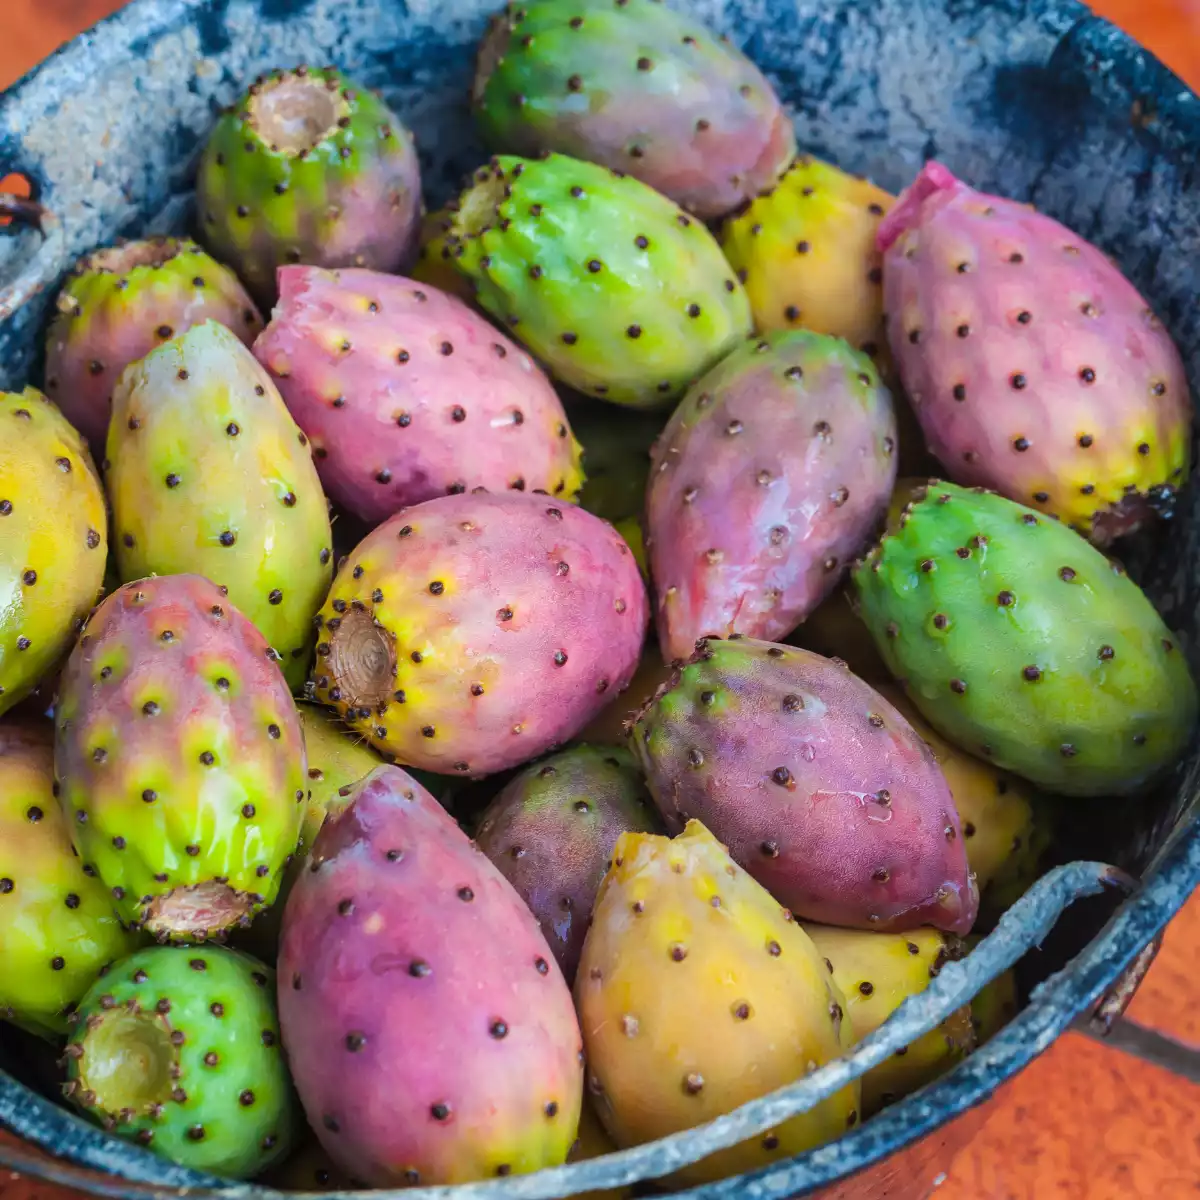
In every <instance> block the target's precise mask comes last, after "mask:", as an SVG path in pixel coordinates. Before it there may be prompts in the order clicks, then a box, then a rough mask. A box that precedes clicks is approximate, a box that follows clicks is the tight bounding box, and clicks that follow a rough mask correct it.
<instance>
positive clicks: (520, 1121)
mask: <svg viewBox="0 0 1200 1200" xmlns="http://www.w3.org/2000/svg"><path fill="white" fill-rule="evenodd" d="M312 864H313V865H312V868H311V870H310V871H309V872H307V873H305V874H304V875H303V877H302V878H301V879H300V881H299V882H298V883H297V885H296V889H295V891H294V892H293V893H292V895H291V899H290V900H289V902H288V907H287V911H286V913H285V914H284V923H283V924H284V927H283V946H282V950H281V953H280V962H279V1008H280V1018H281V1020H282V1024H283V1034H284V1040H285V1042H286V1044H287V1046H288V1049H289V1054H290V1056H291V1062H292V1070H293V1072H294V1074H295V1079H296V1086H297V1088H298V1090H299V1092H300V1097H301V1100H302V1101H303V1102H304V1106H305V1109H306V1111H307V1113H308V1117H309V1122H310V1123H311V1125H312V1126H313V1128H314V1129H315V1130H316V1132H317V1136H318V1137H319V1138H320V1139H321V1142H322V1144H323V1145H324V1147H325V1149H326V1150H327V1151H328V1152H329V1154H330V1155H331V1156H332V1157H333V1159H334V1161H335V1162H336V1163H338V1164H339V1165H340V1166H341V1167H342V1168H343V1169H344V1170H346V1171H348V1172H349V1173H350V1174H352V1175H354V1176H356V1177H360V1178H362V1179H364V1180H365V1181H366V1182H367V1183H368V1184H371V1185H374V1186H389V1185H393V1184H396V1185H399V1184H414V1183H418V1182H419V1183H422V1184H443V1183H466V1182H470V1181H472V1180H476V1179H486V1178H490V1177H492V1176H495V1175H496V1174H508V1173H509V1172H510V1171H511V1172H512V1173H513V1174H523V1173H525V1172H529V1171H536V1170H538V1169H539V1168H541V1167H544V1166H555V1165H558V1164H561V1163H562V1162H563V1161H564V1160H565V1159H566V1156H567V1152H568V1151H569V1150H570V1148H571V1143H572V1142H573V1141H574V1140H575V1131H576V1126H577V1123H578V1119H579V1108H580V1101H581V1099H582V1090H583V1078H582V1076H583V1072H582V1069H581V1060H580V1058H579V1055H580V1053H581V1046H580V1036H579V1025H578V1022H577V1020H576V1017H575V1012H574V1009H573V1008H572V1006H571V995H570V991H569V989H568V988H567V986H566V984H565V983H564V981H563V978H562V974H561V973H560V972H559V970H558V967H557V966H556V965H555V964H554V963H553V961H552V958H553V956H552V954H551V953H550V948H549V947H548V946H547V945H546V941H545V939H544V938H543V937H542V934H541V931H540V930H539V929H538V926H537V922H536V921H535V920H534V919H533V916H532V915H531V914H530V912H529V910H528V909H527V908H526V907H525V905H524V903H523V902H522V901H521V899H520V897H519V896H518V895H517V894H516V892H514V891H513V889H512V887H511V885H510V884H509V883H508V881H507V880H506V879H505V878H504V877H503V876H502V875H501V874H500V872H499V871H497V870H496V868H495V867H494V866H493V865H492V864H491V863H490V862H489V861H488V859H487V858H485V857H484V856H483V855H482V854H480V853H479V852H478V851H477V850H476V849H475V848H474V847H473V846H472V845H471V843H470V841H469V840H468V839H467V836H466V835H465V834H464V833H463V832H462V831H461V830H460V829H459V828H458V826H457V825H455V823H454V821H453V820H452V819H451V818H450V817H449V816H448V815H447V814H446V813H445V812H444V811H443V810H442V808H441V807H440V806H439V805H438V803H437V801H436V800H434V799H433V797H432V796H431V795H429V793H428V792H426V791H425V789H424V788H422V787H421V786H420V785H419V784H417V783H416V782H415V780H413V779H412V778H411V777H410V776H408V775H406V774H405V773H404V772H403V771H401V770H400V769H399V768H397V767H388V766H383V767H379V768H377V769H376V770H375V771H373V772H372V773H371V774H370V775H369V776H367V778H366V779H365V780H362V781H361V782H360V783H359V784H358V785H357V786H356V788H355V791H354V794H353V796H352V797H351V800H350V803H349V806H348V807H347V808H346V809H345V811H344V812H342V813H341V815H339V816H338V817H337V818H335V819H334V820H332V821H330V822H329V823H328V824H327V825H326V826H325V828H324V829H323V830H322V831H321V834H320V836H319V837H318V839H317V844H316V847H315V848H314V851H313V858H312ZM385 950H386V953H385V952H384V951H385ZM501 1167H504V1168H507V1170H500V1168H501Z"/></svg>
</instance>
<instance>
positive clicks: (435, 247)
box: [412, 202, 475, 304]
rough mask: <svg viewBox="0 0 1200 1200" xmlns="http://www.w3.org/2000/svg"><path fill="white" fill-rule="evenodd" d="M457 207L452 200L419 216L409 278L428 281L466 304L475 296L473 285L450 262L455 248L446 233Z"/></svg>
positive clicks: (449, 229)
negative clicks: (418, 233)
mask: <svg viewBox="0 0 1200 1200" xmlns="http://www.w3.org/2000/svg"><path fill="white" fill-rule="evenodd" d="M457 207H458V205H457V203H456V202H452V203H451V204H450V205H448V206H447V207H446V208H439V209H438V210H437V212H431V213H428V214H427V215H426V216H425V217H423V218H422V219H421V236H420V242H419V244H418V247H417V261H416V263H415V264H414V265H413V269H412V277H413V279H415V280H416V281H417V282H418V283H428V284H430V285H432V286H433V287H435V288H437V289H438V290H439V291H442V292H447V293H448V294H449V295H451V296H457V297H458V298H459V299H460V300H462V301H465V302H466V303H468V304H469V303H471V301H472V300H474V298H475V288H474V287H473V286H472V284H471V281H470V280H469V279H467V278H466V277H465V276H463V275H460V274H459V273H458V272H457V271H456V270H455V269H454V267H453V266H452V265H451V262H450V258H451V256H452V254H453V252H454V249H453V247H452V245H451V242H450V239H449V238H448V236H447V235H448V234H449V233H450V231H451V230H452V229H453V228H454V212H455V210H456V209H457Z"/></svg>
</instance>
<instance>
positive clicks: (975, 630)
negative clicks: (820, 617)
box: [854, 480, 1196, 796]
mask: <svg viewBox="0 0 1200 1200" xmlns="http://www.w3.org/2000/svg"><path fill="white" fill-rule="evenodd" d="M854 582H855V586H856V587H857V589H858V594H859V603H860V609H861V612H862V617H863V620H864V621H865V623H866V625H867V628H868V629H869V630H870V631H871V636H872V637H873V638H874V639H875V645H876V646H877V647H878V649H879V652H880V654H881V655H882V656H883V660H884V662H886V663H887V665H888V669H889V671H891V673H892V674H893V675H894V676H895V677H896V678H897V679H901V680H903V681H904V686H905V690H906V691H907V693H908V696H909V698H910V699H911V700H912V702H913V703H914V704H915V705H916V706H917V708H918V709H920V711H921V713H922V715H923V716H924V717H925V719H926V720H927V721H928V722H929V723H930V724H931V725H932V726H933V727H934V728H935V729H936V730H937V731H938V732H939V733H941V734H942V735H943V736H944V737H946V738H949V739H950V741H952V742H954V743H955V744H956V745H958V746H961V747H962V748H963V749H964V750H967V751H969V752H971V753H973V754H976V755H978V756H979V757H981V758H986V759H987V760H988V761H989V762H992V763H994V764H995V765H996V766H997V767H1000V768H1003V769H1005V770H1009V771H1015V772H1016V773H1017V774H1019V775H1023V776H1024V777H1025V778H1026V779H1029V780H1032V781H1033V782H1034V783H1036V784H1039V785H1041V786H1043V787H1045V788H1047V789H1048V790H1050V791H1053V792H1061V793H1063V794H1065V795H1072V796H1095V795H1119V794H1128V793H1130V792H1134V791H1136V790H1137V789H1138V788H1140V787H1141V786H1142V785H1143V784H1145V783H1146V782H1147V781H1148V780H1150V779H1151V778H1153V777H1154V776H1155V775H1157V774H1159V773H1160V772H1161V771H1162V770H1164V769H1165V768H1166V767H1168V766H1170V765H1171V763H1173V762H1174V760H1175V759H1176V758H1177V757H1178V756H1179V754H1180V753H1181V752H1182V751H1183V748H1184V746H1185V745H1186V744H1187V739H1188V736H1189V734H1190V732H1191V729H1192V726H1193V724H1194V722H1195V718H1196V687H1195V684H1194V683H1193V681H1192V677H1191V674H1190V673H1189V671H1188V666H1187V662H1186V660H1185V659H1184V656H1183V653H1182V651H1181V650H1180V649H1179V648H1178V647H1177V646H1176V644H1175V641H1174V637H1173V635H1172V634H1171V632H1170V630H1168V629H1167V627H1166V625H1164V624H1163V621H1162V618H1161V617H1160V616H1159V615H1158V613H1157V612H1155V610H1154V608H1153V606H1152V605H1151V604H1150V601H1149V600H1148V599H1146V597H1145V595H1144V594H1143V593H1142V591H1141V590H1140V589H1139V588H1138V586H1137V585H1136V584H1135V583H1134V582H1133V581H1132V580H1131V579H1130V578H1129V577H1128V576H1127V575H1126V574H1125V573H1124V571H1123V570H1122V569H1121V568H1120V567H1118V566H1117V565H1116V564H1114V563H1111V562H1109V560H1108V559H1106V558H1105V557H1104V555H1103V554H1101V553H1100V551H1098V550H1097V549H1095V548H1094V547H1093V546H1090V545H1089V544H1088V543H1087V542H1086V541H1084V539H1083V538H1081V537H1079V536H1077V535H1076V534H1075V533H1073V532H1072V531H1071V530H1070V529H1068V528H1067V527H1066V526H1065V525H1060V524H1059V523H1058V522H1057V521H1055V520H1051V519H1050V518H1047V517H1044V516H1040V515H1039V514H1037V513H1035V512H1033V511H1032V510H1031V509H1028V508H1025V507H1023V506H1022V505H1020V504H1015V503H1014V502H1013V501H1011V500H1006V499H1004V497H1002V496H997V495H995V494H992V493H987V492H982V491H968V490H967V489H965V488H960V487H956V486H955V485H953V484H948V483H941V482H938V481H936V480H935V481H933V482H931V483H930V484H929V486H928V489H927V490H926V493H925V494H924V496H922V497H921V498H919V499H917V500H914V501H913V502H912V503H911V504H910V505H909V506H908V508H907V509H906V511H905V513H904V514H903V515H902V517H901V519H900V520H898V521H896V522H895V523H894V524H893V527H892V529H891V531H890V532H889V533H888V534H887V535H886V536H885V537H884V538H883V540H882V542H880V544H879V545H878V546H876V547H875V548H874V549H873V550H872V551H871V552H870V554H869V555H867V557H866V558H865V559H864V560H863V561H862V562H861V563H860V564H859V565H858V566H857V567H856V568H855V571H854Z"/></svg>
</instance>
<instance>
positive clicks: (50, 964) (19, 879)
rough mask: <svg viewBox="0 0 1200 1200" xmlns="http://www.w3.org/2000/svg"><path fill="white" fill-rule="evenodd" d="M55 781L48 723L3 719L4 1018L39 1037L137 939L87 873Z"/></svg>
mask: <svg viewBox="0 0 1200 1200" xmlns="http://www.w3.org/2000/svg"><path fill="white" fill-rule="evenodd" d="M53 787H54V738H53V731H52V729H51V727H50V726H49V725H44V724H42V723H38V724H36V725H35V724H32V723H31V724H16V723H8V724H5V725H0V962H3V963H4V971H3V973H0V1018H3V1019H5V1020H8V1021H15V1022H16V1023H17V1024H19V1025H21V1026H23V1027H24V1028H25V1029H28V1030H30V1031H31V1032H33V1033H37V1034H40V1035H41V1036H43V1037H57V1036H59V1035H60V1034H63V1033H65V1032H66V1029H67V1021H66V1015H65V1014H66V1012H67V1010H68V1009H69V1008H70V1007H72V1006H74V1005H75V1004H76V1003H77V1002H78V1001H79V1000H80V999H81V998H82V996H83V994H84V992H86V991H87V989H88V988H89V987H91V985H92V983H93V981H94V980H95V978H96V976H97V975H98V974H99V973H100V972H101V971H102V970H103V969H104V968H105V967H107V966H108V965H109V964H110V963H111V962H113V961H115V960H116V959H118V958H123V957H124V956H125V955H126V954H128V953H130V951H132V950H133V948H134V947H135V946H136V945H137V939H136V937H135V936H134V935H133V934H131V933H127V932H126V931H125V930H124V929H123V928H122V927H121V923H120V922H119V921H118V920H117V917H116V914H115V913H114V912H113V907H112V900H111V899H110V897H109V894H108V889H107V888H105V887H104V885H103V884H102V883H100V882H99V881H98V880H97V879H94V878H92V877H90V876H89V875H86V874H84V870H83V866H82V864H81V863H80V862H79V860H78V859H77V858H76V857H75V854H74V851H73V850H72V849H71V837H70V831H69V829H68V828H67V823H66V821H65V819H64V818H63V815H62V813H61V812H60V811H59V808H58V801H57V800H55V799H54V794H53Z"/></svg>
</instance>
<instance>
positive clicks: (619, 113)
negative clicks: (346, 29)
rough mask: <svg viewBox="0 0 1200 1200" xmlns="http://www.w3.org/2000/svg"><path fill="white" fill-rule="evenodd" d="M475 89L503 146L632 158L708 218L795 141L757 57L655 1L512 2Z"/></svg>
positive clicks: (753, 189) (784, 159)
mask: <svg viewBox="0 0 1200 1200" xmlns="http://www.w3.org/2000/svg"><path fill="white" fill-rule="evenodd" d="M472 100H473V105H474V111H475V119H476V121H477V123H478V125H479V128H480V131H481V132H482V134H483V136H484V138H485V140H486V141H488V142H489V143H490V144H491V145H492V147H493V148H494V149H496V150H502V151H507V152H510V153H516V154H524V155H527V156H528V157H530V158H534V157H536V156H537V155H538V154H541V153H543V152H544V151H548V150H557V151H559V152H561V153H563V154H571V155H574V156H575V157H576V158H582V159H586V160H587V161H589V162H594V163H599V164H600V165H601V166H605V167H609V168H612V169H613V170H621V171H627V172H629V174H630V175H633V176H634V177H635V178H637V179H640V180H642V181H643V182H644V183H647V184H649V185H650V186H651V187H652V188H654V189H655V190H656V191H659V192H661V193H662V194H663V195H664V196H669V197H670V198H671V199H672V200H674V201H675V203H676V204H679V205H681V206H682V207H683V208H684V209H686V210H687V211H688V212H693V213H695V214H696V215H697V216H699V217H700V218H702V219H703V220H706V221H707V220H710V219H711V218H714V217H719V216H722V215H723V214H724V213H727V212H729V211H730V210H731V209H733V208H736V207H737V206H738V205H739V204H741V203H742V202H743V201H744V200H746V199H748V198H749V197H751V196H753V195H755V194H756V193H757V192H759V191H761V190H762V189H763V188H769V187H770V186H771V185H772V184H773V183H774V182H775V180H776V179H777V178H778V177H779V174H780V172H781V171H783V170H784V169H785V168H786V167H787V164H788V162H789V161H790V160H791V158H792V155H794V154H795V153H796V137H795V134H794V133H793V131H792V123H791V120H790V119H789V118H788V116H787V114H786V113H785V112H784V111H783V107H782V105H781V104H780V103H779V98H778V97H777V96H776V95H775V92H774V90H773V89H772V87H771V85H770V84H769V83H768V82H767V80H766V79H765V78H764V77H763V75H762V74H761V72H760V71H759V70H758V68H757V67H756V66H755V65H754V64H753V63H752V62H751V61H750V60H749V59H748V58H747V57H746V56H745V55H744V54H742V53H741V51H740V50H737V49H735V48H734V47H733V46H732V45H730V44H729V43H728V42H727V41H722V40H718V39H717V38H716V37H714V36H713V35H712V34H711V33H710V32H709V31H708V29H706V28H705V27H704V25H702V24H701V23H700V22H698V21H694V20H692V19H691V18H689V17H687V16H685V15H683V14H682V13H678V12H675V11H674V10H672V9H669V8H667V7H666V6H665V5H662V4H658V3H655V2H654V0H622V3H621V4H619V5H611V4H600V3H596V2H595V0H591V2H585V3H583V4H574V5H568V4H560V3H558V2H557V0H540V2H538V3H534V4H520V5H518V4H509V5H508V6H507V7H506V8H505V9H504V11H503V12H502V13H499V14H498V15H496V16H494V17H493V18H492V23H491V26H490V28H489V30H488V32H487V35H486V36H485V37H484V39H483V42H482V43H481V44H480V47H479V53H478V58H477V60H476V65H475V84H474V89H473V94H472Z"/></svg>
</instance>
